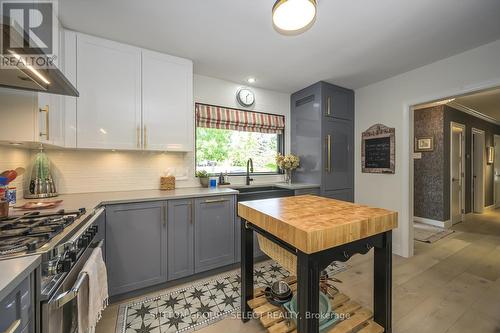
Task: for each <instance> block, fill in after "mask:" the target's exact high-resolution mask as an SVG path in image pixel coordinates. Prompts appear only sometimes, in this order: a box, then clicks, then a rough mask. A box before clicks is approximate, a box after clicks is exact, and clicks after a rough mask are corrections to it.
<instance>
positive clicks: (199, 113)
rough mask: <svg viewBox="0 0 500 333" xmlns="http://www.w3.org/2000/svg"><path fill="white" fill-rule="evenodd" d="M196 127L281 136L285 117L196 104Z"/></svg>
mask: <svg viewBox="0 0 500 333" xmlns="http://www.w3.org/2000/svg"><path fill="white" fill-rule="evenodd" d="M196 126H197V127H206V128H220V129H228V130H236V131H245V132H261V133H277V134H282V133H283V130H284V128H285V117H284V116H279V115H274V114H268V113H260V112H252V111H245V110H238V109H231V108H225V107H220V106H213V105H207V104H200V103H196Z"/></svg>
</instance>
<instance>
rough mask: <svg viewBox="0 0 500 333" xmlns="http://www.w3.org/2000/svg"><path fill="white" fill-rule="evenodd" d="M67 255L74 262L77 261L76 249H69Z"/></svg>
mask: <svg viewBox="0 0 500 333" xmlns="http://www.w3.org/2000/svg"><path fill="white" fill-rule="evenodd" d="M66 257H67V258H68V259H69V260H71V261H72V262H75V261H76V251H68V253H66Z"/></svg>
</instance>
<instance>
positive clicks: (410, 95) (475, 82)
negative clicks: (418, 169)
mask: <svg viewBox="0 0 500 333" xmlns="http://www.w3.org/2000/svg"><path fill="white" fill-rule="evenodd" d="M499 85H500V40H498V41H495V42H493V43H490V44H487V45H483V46H481V47H478V48H476V49H473V50H469V51H467V52H464V53H461V54H459V55H455V56H453V57H450V58H447V59H444V60H441V61H438V62H435V63H433V64H430V65H427V66H424V67H421V68H418V69H415V70H413V71H410V72H407V73H404V74H401V75H398V76H395V77H392V78H390V79H387V80H384V81H381V82H377V83H374V84H371V85H369V86H366V87H363V88H360V89H358V90H356V121H355V140H356V145H355V147H356V148H357V149H360V147H361V133H362V132H363V131H365V130H366V129H367V128H368V127H370V126H371V125H373V124H376V123H382V124H384V125H387V126H390V127H395V128H396V174H394V175H384V174H380V175H377V174H364V173H361V161H360V159H361V156H360V150H357V152H356V155H355V156H356V164H355V166H356V167H355V168H356V170H355V171H356V174H355V193H356V197H355V199H356V202H359V203H363V204H369V205H375V206H379V207H383V208H388V209H392V210H396V211H398V213H399V228H398V229H397V230H396V231H395V232H394V237H393V247H394V252H395V253H397V254H400V255H403V256H410V255H412V254H413V234H412V232H413V228H410V221H411V219H410V217H411V216H412V215H413V212H412V211H411V209H412V207H411V206H410V205H411V199H412V198H411V192H410V181H411V177H412V172H413V171H412V168H413V163H411V164H410V158H409V154H410V142H411V140H410V137H412V130H413V129H412V127H411V126H410V112H409V107H410V106H411V105H414V104H419V103H423V102H427V101H431V100H436V99H441V98H446V97H449V96H454V95H458V94H463V93H468V92H472V91H476V90H480V89H485V88H490V87H493V86H499ZM381 194H382V195H381Z"/></svg>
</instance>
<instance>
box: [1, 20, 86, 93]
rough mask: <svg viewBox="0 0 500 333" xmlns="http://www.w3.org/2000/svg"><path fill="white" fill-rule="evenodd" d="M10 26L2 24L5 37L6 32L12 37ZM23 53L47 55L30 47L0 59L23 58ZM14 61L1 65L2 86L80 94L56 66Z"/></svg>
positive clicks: (19, 36)
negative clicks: (39, 65)
mask: <svg viewBox="0 0 500 333" xmlns="http://www.w3.org/2000/svg"><path fill="white" fill-rule="evenodd" d="M9 28H10V27H9V26H6V25H5V24H4V23H2V24H0V30H1V31H0V32H1V34H2V36H3V37H5V34H9V33H10V38H12V32H10V31H9ZM17 38H18V39H21V40H22V38H23V37H21V35H20V34H19V35H18V36H17ZM4 40H6V39H4ZM21 45H22V43H21ZM23 55H40V56H45V54H44V53H43V52H42V51H41V50H40V49H33V48H30V49H29V50H26V51H25V52H23V50H21V52H19V51H17V52H16V53H14V52H11V53H10V54H8V55H1V58H2V59H0V60H1V61H5V62H6V61H7V59H11V60H12V59H13V57H14V59H15V57H19V59H22V56H23ZM12 63H14V64H15V65H9V66H0V86H2V87H6V88H13V89H22V90H30V91H40V92H46V93H51V94H58V95H67V96H76V97H78V96H79V93H78V90H76V88H75V87H74V86H73V85H72V84H71V82H70V81H69V80H68V79H67V78H66V77H65V76H64V74H63V73H62V72H61V71H60V70H59V69H58V68H57V67H56V66H50V67H48V68H34V67H31V66H29V65H28V64H27V63H26V62H23V61H14V62H10V64H12ZM2 64H3V63H2Z"/></svg>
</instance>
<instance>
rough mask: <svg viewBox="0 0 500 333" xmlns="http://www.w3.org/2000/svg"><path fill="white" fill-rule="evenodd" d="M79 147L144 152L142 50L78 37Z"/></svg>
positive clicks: (94, 38) (82, 36) (87, 37)
mask: <svg viewBox="0 0 500 333" xmlns="http://www.w3.org/2000/svg"><path fill="white" fill-rule="evenodd" d="M77 86H78V91H79V92H80V97H79V98H78V99H77V147H78V148H105V149H114V148H116V149H140V148H141V144H142V143H141V137H142V130H141V50H140V49H139V48H136V47H132V46H128V45H123V44H120V43H115V42H112V41H109V40H104V39H100V38H96V37H92V36H87V35H83V34H77Z"/></svg>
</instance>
